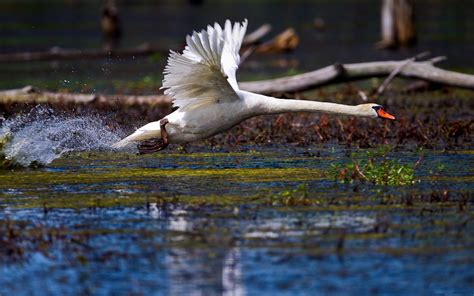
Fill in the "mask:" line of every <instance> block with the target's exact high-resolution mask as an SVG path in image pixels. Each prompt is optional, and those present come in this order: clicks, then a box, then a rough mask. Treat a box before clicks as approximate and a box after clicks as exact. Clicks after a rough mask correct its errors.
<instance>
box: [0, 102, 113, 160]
mask: <svg viewBox="0 0 474 296" xmlns="http://www.w3.org/2000/svg"><path fill="white" fill-rule="evenodd" d="M118 134H120V131H118V132H117V131H116V132H112V131H111V130H110V129H109V128H107V126H106V124H105V122H104V121H103V120H102V119H101V118H100V117H98V116H93V115H86V116H74V117H72V116H71V115H65V114H58V113H56V112H55V111H53V110H52V109H51V108H47V107H44V106H39V107H36V108H34V109H32V110H31V111H30V112H29V113H28V114H23V115H19V116H17V117H14V118H11V119H7V120H5V121H4V122H3V123H2V125H1V128H0V139H8V140H7V142H6V143H5V145H4V147H3V151H1V154H4V156H5V158H6V159H7V160H10V161H12V162H14V163H16V164H19V165H21V166H25V167H27V166H31V165H47V164H49V163H51V162H52V161H53V160H55V159H57V158H59V157H61V156H62V155H63V154H65V153H68V152H72V151H91V150H110V145H111V144H112V143H114V142H116V141H118V140H119V139H120V136H119V135H118Z"/></svg>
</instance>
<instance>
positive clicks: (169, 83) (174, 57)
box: [113, 20, 395, 154]
mask: <svg viewBox="0 0 474 296" xmlns="http://www.w3.org/2000/svg"><path fill="white" fill-rule="evenodd" d="M247 23H248V22H247V20H244V21H243V22H242V23H239V22H236V23H234V24H233V25H232V24H231V22H230V21H229V20H227V21H226V22H225V25H224V27H221V26H220V25H219V24H217V23H215V24H214V26H211V25H208V26H207V30H202V31H201V32H193V34H192V35H188V36H187V38H186V47H185V49H184V51H183V53H182V54H181V53H178V52H174V51H170V54H169V57H168V61H167V65H166V67H165V70H164V79H163V86H162V89H164V90H165V91H164V93H165V94H166V95H169V96H171V98H172V99H173V106H174V107H175V108H176V107H177V109H176V110H175V111H174V112H172V113H171V114H169V115H167V116H165V117H164V118H162V119H161V120H159V121H155V122H151V123H148V124H146V125H144V126H142V127H140V128H139V129H138V130H136V131H135V132H134V133H133V134H131V135H129V136H128V137H126V138H124V139H122V140H120V141H119V142H117V143H115V144H114V145H113V147H114V148H122V147H124V146H126V145H128V144H130V143H137V142H139V145H138V150H139V153H140V154H146V153H152V152H156V151H160V150H162V149H164V148H166V147H167V146H168V144H184V143H188V142H194V141H200V140H203V139H206V138H208V137H211V136H213V135H216V134H218V133H221V132H224V131H226V130H228V129H230V128H231V127H233V126H235V125H237V124H238V123H240V122H242V121H243V120H245V119H248V118H250V117H254V116H258V115H264V114H278V113H284V112H323V113H333V114H340V115H350V116H360V117H371V118H377V117H379V118H385V119H391V120H394V119H395V117H394V116H393V115H390V114H389V113H387V112H386V111H385V110H384V108H383V107H382V106H380V105H378V104H361V105H356V106H350V105H343V104H335V103H326V102H316V101H305V100H287V99H278V98H274V97H269V96H264V95H260V94H256V93H251V92H247V91H243V90H241V89H239V86H238V84H237V79H236V70H237V68H238V66H239V62H240V56H239V50H240V46H241V44H242V40H243V37H244V35H245V32H246V29H247Z"/></svg>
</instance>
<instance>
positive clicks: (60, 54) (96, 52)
mask: <svg viewBox="0 0 474 296" xmlns="http://www.w3.org/2000/svg"><path fill="white" fill-rule="evenodd" d="M270 30H271V26H270V25H268V24H264V25H262V26H260V27H259V28H258V29H257V30H255V31H253V32H252V33H249V34H248V35H247V36H246V37H245V38H244V40H243V42H242V46H243V47H248V46H252V45H255V44H258V43H260V42H261V40H262V38H263V37H264V36H265V35H267V34H268V33H269V32H270ZM181 49H182V48H180V47H176V48H169V47H157V46H153V45H151V44H149V43H144V44H142V45H140V46H137V47H134V48H125V49H113V50H103V49H66V48H60V47H53V48H51V49H50V50H48V51H43V52H19V53H4V54H0V63H14V62H33V61H51V60H82V59H104V58H128V57H140V56H149V55H152V54H155V53H160V54H164V55H167V54H168V53H169V51H170V50H175V51H179V50H181Z"/></svg>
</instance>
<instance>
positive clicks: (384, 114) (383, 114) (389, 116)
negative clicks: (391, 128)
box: [376, 108, 395, 120]
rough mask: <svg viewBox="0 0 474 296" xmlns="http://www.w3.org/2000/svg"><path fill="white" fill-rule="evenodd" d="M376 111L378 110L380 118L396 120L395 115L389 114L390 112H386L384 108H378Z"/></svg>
mask: <svg viewBox="0 0 474 296" xmlns="http://www.w3.org/2000/svg"><path fill="white" fill-rule="evenodd" d="M376 111H377V115H378V116H379V117H380V118H385V119H390V120H395V116H393V115H392V114H389V113H387V112H385V110H384V109H383V108H378V109H377V110H376Z"/></svg>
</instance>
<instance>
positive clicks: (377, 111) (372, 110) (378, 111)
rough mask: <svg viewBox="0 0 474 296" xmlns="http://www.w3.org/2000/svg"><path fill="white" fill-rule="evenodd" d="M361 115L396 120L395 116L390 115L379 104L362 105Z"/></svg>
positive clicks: (360, 106) (360, 107)
mask: <svg viewBox="0 0 474 296" xmlns="http://www.w3.org/2000/svg"><path fill="white" fill-rule="evenodd" d="M358 108H359V109H360V113H361V114H364V115H365V116H367V117H373V118H375V117H380V118H384V119H390V120H395V116H393V115H392V114H389V113H388V112H387V111H385V109H384V108H383V107H382V106H380V105H378V104H362V105H359V106H358Z"/></svg>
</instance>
